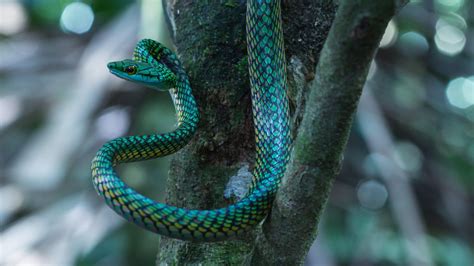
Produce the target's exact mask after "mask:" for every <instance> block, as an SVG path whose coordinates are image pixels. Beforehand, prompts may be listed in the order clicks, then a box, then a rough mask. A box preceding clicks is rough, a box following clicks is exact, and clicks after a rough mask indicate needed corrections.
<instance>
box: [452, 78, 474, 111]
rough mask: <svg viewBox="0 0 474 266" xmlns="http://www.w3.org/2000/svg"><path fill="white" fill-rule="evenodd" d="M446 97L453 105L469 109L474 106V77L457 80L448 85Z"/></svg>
mask: <svg viewBox="0 0 474 266" xmlns="http://www.w3.org/2000/svg"><path fill="white" fill-rule="evenodd" d="M446 97H447V98H448V101H449V103H450V104H451V105H453V106H455V107H458V108H467V107H469V106H471V105H473V104H474V77H469V78H463V77H460V78H456V79H453V80H451V81H450V82H449V83H448V87H447V88H446Z"/></svg>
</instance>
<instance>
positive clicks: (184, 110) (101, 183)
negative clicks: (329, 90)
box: [92, 0, 290, 241]
mask: <svg viewBox="0 0 474 266" xmlns="http://www.w3.org/2000/svg"><path fill="white" fill-rule="evenodd" d="M247 47H248V58H249V72H250V83H251V94H252V109H253V116H254V117H253V118H254V125H255V139H256V162H255V168H254V172H253V177H254V179H253V184H252V187H251V188H250V189H249V192H248V194H247V196H246V197H244V198H243V199H242V200H240V201H239V202H237V203H235V204H232V205H229V206H227V207H226V208H220V209H215V210H190V209H184V208H177V207H174V206H169V205H166V204H163V203H159V202H156V201H153V200H151V199H149V198H147V197H145V196H143V195H141V194H139V193H138V192H136V191H134V190H133V189H132V188H130V187H128V186H127V185H126V184H125V183H123V181H122V180H121V179H120V177H119V176H118V175H117V173H116V172H115V171H114V168H113V167H114V166H115V165H116V164H118V163H123V162H130V161H137V160H147V159H152V158H156V157H161V156H165V155H169V154H172V153H174V152H176V151H178V150H179V149H181V148H182V147H183V146H185V145H186V144H187V143H188V142H189V141H190V139H191V138H192V136H193V135H194V132H195V131H196V128H197V123H198V120H199V115H198V109H197V106H196V103H195V100H194V97H193V96H192V93H191V86H190V84H189V80H188V77H187V75H186V73H185V71H184V69H183V67H182V65H181V63H180V62H179V60H178V58H177V57H176V55H175V54H174V53H172V52H171V51H170V50H169V49H167V48H166V47H164V46H162V45H161V44H159V43H157V42H155V41H152V40H142V41H140V42H139V43H138V45H137V47H136V49H135V52H134V60H135V61H138V62H145V63H148V64H150V65H156V64H165V65H166V66H167V67H169V69H170V70H171V71H172V72H173V73H175V74H176V86H175V88H173V89H171V94H172V96H173V100H174V102H175V107H176V111H177V116H178V127H177V129H176V130H175V131H173V132H170V133H166V134H157V135H145V136H130V137H122V138H118V139H115V140H112V141H110V142H107V143H106V144H105V145H104V146H103V147H102V148H101V149H100V150H99V151H98V153H97V155H96V157H95V158H94V160H93V162H92V179H93V183H94V186H95V188H96V190H97V192H98V193H99V195H100V196H102V197H103V198H104V199H105V202H106V203H107V204H108V205H109V206H110V207H111V208H112V209H113V210H114V211H115V212H116V213H118V214H119V215H121V216H123V217H124V218H125V219H127V220H129V221H131V222H133V223H135V224H137V225H139V226H141V227H143V228H145V229H147V230H150V231H153V232H156V233H159V234H162V235H166V236H169V237H173V238H178V239H183V240H191V241H217V240H223V239H227V238H229V237H233V236H236V235H239V234H241V233H242V232H244V231H245V230H247V229H249V228H251V227H253V226H255V225H256V224H258V223H259V222H260V221H262V219H263V218H265V216H266V215H267V214H268V212H269V210H270V208H271V204H272V202H273V199H274V197H275V193H276V192H277V189H278V186H279V184H280V181H281V178H282V177H283V174H284V172H285V169H286V164H287V162H288V157H289V147H290V131H289V122H288V121H289V116H288V100H287V95H286V74H285V73H286V71H285V55H284V48H283V36H282V28H281V18H280V1H279V0H249V1H248V3H247Z"/></svg>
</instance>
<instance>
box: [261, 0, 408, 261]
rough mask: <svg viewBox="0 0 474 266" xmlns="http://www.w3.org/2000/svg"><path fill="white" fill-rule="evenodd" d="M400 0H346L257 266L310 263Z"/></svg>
mask: <svg viewBox="0 0 474 266" xmlns="http://www.w3.org/2000/svg"><path fill="white" fill-rule="evenodd" d="M400 5H401V1H394V0H380V1H371V0H345V1H340V7H339V9H338V12H337V14H336V19H335V21H334V24H333V26H332V28H331V31H330V32H329V36H328V38H327V41H326V43H325V45H324V48H323V50H322V52H321V56H320V60H319V63H318V66H317V68H316V69H317V71H316V75H315V81H314V83H313V85H312V86H311V88H310V92H309V95H308V98H307V100H306V102H307V104H306V107H305V111H304V114H303V120H302V122H301V126H300V128H299V132H298V135H297V137H296V140H295V142H294V150H293V152H292V160H291V162H290V164H289V166H288V170H287V172H286V175H285V178H284V181H283V184H282V187H281V189H280V190H279V192H278V195H277V198H276V199H275V202H274V206H273V209H272V214H271V215H270V217H268V218H267V220H266V221H265V223H264V224H263V228H262V234H260V236H259V238H258V239H257V242H256V243H257V244H256V248H255V250H254V254H253V256H252V264H268V265H286V264H296V263H300V264H301V263H302V262H303V260H304V258H305V256H306V253H307V252H308V250H309V248H310V246H311V244H312V243H313V241H314V239H315V238H316V233H317V224H318V222H319V219H320V216H321V214H322V211H323V209H324V206H325V205H326V202H327V199H328V195H329V192H330V189H331V186H332V181H333V179H334V177H335V176H336V175H337V174H338V172H339V170H340V165H341V161H342V155H343V151H344V149H345V146H346V143H347V138H348V135H349V132H350V129H351V125H352V120H353V117H354V113H355V111H356V107H357V103H358V101H359V97H360V94H361V92H362V87H363V85H364V83H365V80H366V76H367V72H368V69H369V65H370V62H371V61H372V59H373V57H374V55H375V51H376V50H377V47H378V44H379V42H380V39H381V38H382V35H383V33H384V30H385V27H386V25H387V23H388V21H389V20H390V19H391V18H392V16H393V15H394V14H395V11H396V10H397V9H398V8H399V7H400Z"/></svg>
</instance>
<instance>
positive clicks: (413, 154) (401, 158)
mask: <svg viewBox="0 0 474 266" xmlns="http://www.w3.org/2000/svg"><path fill="white" fill-rule="evenodd" d="M394 157H395V162H396V163H397V165H398V166H399V167H400V168H402V169H403V170H405V171H409V172H418V171H419V170H420V169H421V166H422V162H423V154H422V153H421V151H420V149H419V148H418V147H417V146H415V145H414V144H412V143H411V142H405V141H401V142H398V143H397V144H396V145H395V155H394Z"/></svg>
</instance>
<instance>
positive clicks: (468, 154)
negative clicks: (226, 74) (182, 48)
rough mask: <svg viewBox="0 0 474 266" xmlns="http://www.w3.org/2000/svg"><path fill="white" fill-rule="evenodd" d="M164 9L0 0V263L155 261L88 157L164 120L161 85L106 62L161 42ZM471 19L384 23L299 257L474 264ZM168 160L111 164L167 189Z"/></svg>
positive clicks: (446, 10) (465, 10)
mask: <svg viewBox="0 0 474 266" xmlns="http://www.w3.org/2000/svg"><path fill="white" fill-rule="evenodd" d="M160 12H161V4H160V1H153V0H148V1H141V2H132V1H125V0H116V1H81V2H77V1H69V0H62V1H55V0H24V1H9V0H1V1H0V182H1V183H0V226H1V232H0V265H152V264H154V261H155V256H156V251H157V249H158V243H159V238H158V237H156V236H155V235H153V234H151V233H148V232H146V231H144V230H142V229H139V228H138V227H135V226H132V225H130V224H126V223H124V222H123V221H122V219H120V218H119V217H118V216H116V215H115V214H114V213H113V212H112V211H111V210H109V209H108V208H107V207H106V206H105V204H103V202H102V200H101V199H99V198H98V197H97V196H96V193H95V191H94V189H93V187H92V184H91V180H90V170H89V168H90V161H91V159H92V158H93V156H94V154H95V152H96V151H97V149H98V148H99V147H100V146H101V145H102V144H103V143H104V142H106V141H107V140H110V139H112V138H115V137H118V136H122V135H131V134H146V133H152V132H164V131H170V130H172V129H173V126H174V123H175V117H174V109H173V105H172V102H171V99H170V97H169V95H168V94H167V93H160V92H155V91H152V90H149V89H146V88H142V87H140V86H137V85H134V84H132V83H128V82H124V81H121V80H119V79H117V78H115V77H113V76H112V75H110V74H109V73H108V72H107V69H106V67H105V66H106V63H107V62H109V61H112V60H120V59H123V58H128V57H130V56H131V51H132V49H133V47H134V45H135V43H136V41H137V39H139V38H142V37H151V38H154V39H158V40H160V41H162V42H165V43H168V44H169V43H170V40H169V37H168V34H167V32H166V26H165V24H164V18H163V14H162V13H160ZM473 18H474V3H473V1H471V0H432V1H430V0H418V1H411V2H410V3H409V4H408V5H407V6H406V7H405V8H403V9H402V10H401V12H400V13H399V14H398V15H397V17H395V18H394V19H393V20H392V21H391V22H390V23H389V25H388V27H387V30H386V33H385V35H384V37H383V40H382V41H381V43H380V49H379V52H378V54H377V56H376V59H375V60H374V61H373V63H372V66H371V69H370V73H369V77H368V81H367V84H366V88H365V89H364V95H363V97H362V99H361V102H360V105H359V110H358V114H357V117H356V118H357V119H356V120H355V123H354V126H353V130H352V134H351V137H350V140H349V144H348V147H347V150H346V152H345V155H344V165H343V169H342V172H341V174H340V176H338V177H337V179H336V182H335V184H334V188H333V191H332V193H331V196H330V200H329V203H328V206H327V208H326V210H325V213H324V217H323V219H322V223H321V225H320V227H319V235H318V239H317V240H316V242H315V245H313V247H312V248H311V250H310V253H309V254H308V258H307V262H306V263H307V265H328V266H330V265H409V264H411V265H415V264H416V262H420V261H422V262H424V263H425V264H426V265H430V264H431V265H455V266H457V265H461V266H462V265H474V255H473V254H474V248H473V246H474V225H473V224H474V223H473V220H474V204H473V203H474V61H473V59H474V20H473ZM144 24H147V25H161V26H162V27H161V28H159V29H158V30H156V29H149V28H150V27H148V28H147V27H142V26H141V25H144ZM147 30H148V31H150V30H151V32H147ZM168 165H169V158H162V159H159V160H153V161H148V162H140V163H133V164H127V165H126V166H123V167H121V169H120V172H121V175H122V176H124V177H125V180H126V182H127V183H128V184H130V185H131V186H133V187H134V188H136V189H138V190H139V191H140V192H142V193H144V194H145V195H147V196H149V197H152V198H154V199H158V200H163V192H164V187H165V180H166V177H167V168H168Z"/></svg>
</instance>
